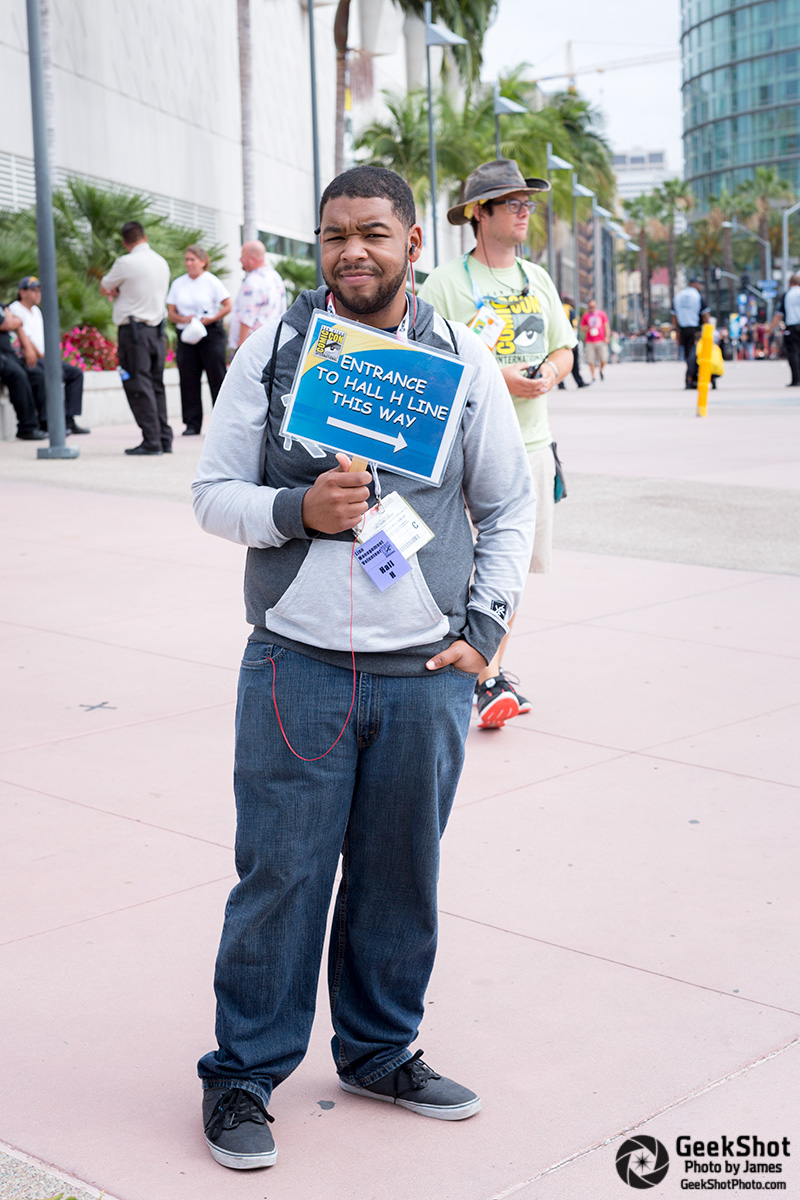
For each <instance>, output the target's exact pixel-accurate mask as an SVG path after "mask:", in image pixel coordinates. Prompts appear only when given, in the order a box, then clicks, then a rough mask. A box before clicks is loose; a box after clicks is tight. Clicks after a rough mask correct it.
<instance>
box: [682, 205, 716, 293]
mask: <svg viewBox="0 0 800 1200" xmlns="http://www.w3.org/2000/svg"><path fill="white" fill-rule="evenodd" d="M723 233H724V230H723V229H722V227H721V221H720V217H719V214H718V213H716V214H713V213H712V215H711V216H708V217H701V218H700V219H699V220H697V221H693V222H692V224H691V225H690V226H689V229H688V230H687V232H686V233H684V234H683V235H682V236H681V237H680V238H679V239H678V254H679V256H680V261H681V262H682V263H684V264H685V265H686V266H687V267H689V268H690V269H691V270H699V271H700V273H701V274H702V276H703V289H704V290H705V291H708V279H709V274H710V271H711V267H712V265H713V263H714V262H715V261H716V262H718V261H719V251H720V247H721V245H722V234H723Z"/></svg>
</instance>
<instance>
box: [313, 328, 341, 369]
mask: <svg viewBox="0 0 800 1200" xmlns="http://www.w3.org/2000/svg"><path fill="white" fill-rule="evenodd" d="M343 345H344V330H343V329H321V330H320V332H319V337H318V338H317V344H316V345H315V347H314V354H315V355H316V356H317V358H327V359H329V360H330V362H338V361H339V355H340V354H341V352H342V346H343Z"/></svg>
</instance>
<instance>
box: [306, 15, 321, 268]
mask: <svg viewBox="0 0 800 1200" xmlns="http://www.w3.org/2000/svg"><path fill="white" fill-rule="evenodd" d="M308 47H309V54H310V56H311V144H312V151H313V162H314V220H315V221H317V220H318V219H319V198H320V182H319V127H318V124H317V55H316V48H315V44H314V0H308ZM314 262H315V264H316V268H317V287H322V247H321V246H320V243H319V237H316V238H314Z"/></svg>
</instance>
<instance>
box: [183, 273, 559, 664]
mask: <svg viewBox="0 0 800 1200" xmlns="http://www.w3.org/2000/svg"><path fill="white" fill-rule="evenodd" d="M325 303H326V289H325V288H320V289H318V290H317V291H316V292H303V293H302V294H301V295H300V296H299V297H298V299H297V300H296V301H295V303H294V304H293V305H292V307H291V308H290V309H289V311H288V312H287V313H286V314H285V315H284V317H283V318H282V321H280V322H279V321H277V320H273V321H271V322H269V324H267V325H265V326H263V327H262V328H261V329H258V330H256V332H255V333H253V334H252V335H251V336H250V337H249V338H248V339H247V341H246V342H245V343H244V345H243V346H242V347H241V349H240V350H239V351H238V353H237V354H236V357H235V359H234V361H233V363H232V364H231V368H230V370H229V371H228V374H227V377H226V379H225V382H224V383H223V385H222V389H221V391H220V393H219V396H218V398H217V403H216V405H215V407H214V412H213V415H212V419H211V423H210V426H209V429H208V434H207V437H206V440H205V445H204V447H203V452H202V455H201V457H200V462H199V464H198V468H197V475H196V477H195V480H194V483H193V485H192V488H193V492H194V509H195V514H196V516H197V519H198V521H199V522H200V524H201V526H202V527H203V529H204V530H206V532H207V533H214V534H217V535H218V536H219V537H224V538H228V539H230V540H231V541H234V542H239V543H240V544H242V545H245V546H247V547H249V549H248V552H247V564H246V568H245V580H244V594H245V604H246V609H247V619H248V621H249V622H250V623H251V624H252V625H253V627H254V628H253V633H252V634H251V641H252V640H255V641H261V642H272V643H275V644H277V645H280V646H285V647H288V648H289V649H292V650H297V651H299V652H300V653H302V654H306V655H309V656H310V657H312V658H317V659H321V660H322V661H324V662H329V663H332V664H334V665H336V666H342V667H345V668H349V667H350V666H351V658H350V645H351V643H350V611H351V591H352V614H353V615H352V645H353V649H354V650H355V654H356V666H357V668H358V669H359V670H363V671H370V672H373V673H375V674H379V675H422V674H425V673H426V671H425V662H426V661H427V660H428V659H429V658H430V657H431V655H433V654H436V653H438V652H439V651H440V650H443V649H445V648H446V647H447V646H449V645H450V644H451V643H452V642H453V641H455V640H456V639H458V638H463V639H464V640H466V641H467V642H469V644H470V645H471V646H474V648H475V649H476V650H478V651H480V653H481V654H482V655H483V656H484V658H486V660H487V662H488V661H489V659H491V657H492V656H493V654H494V653H495V651H496V649H497V647H498V646H499V644H500V641H501V639H502V637H503V635H504V634H505V633H506V632H507V630H508V625H507V620H508V618H509V617H510V616H511V615H512V613H513V612H514V611H515V610H516V607H517V605H518V603H519V600H520V597H521V594H522V588H523V586H524V582H525V577H526V574H527V571H528V564H529V560H530V553H531V546H532V543H533V533H534V512H535V500H534V494H533V485H532V482H531V477H530V470H529V468H528V460H527V456H526V454H525V448H524V446H523V443H522V437H521V435H520V431H519V424H518V422H517V419H516V416H515V413H514V407H513V403H512V401H511V397H510V396H509V393H508V388H507V387H506V385H505V382H504V380H503V377H502V375H501V374H500V371H499V369H498V367H497V366H496V364H495V362H494V359H493V356H492V354H491V352H490V351H489V350H488V349H487V348H486V347H485V346H484V345H483V343H482V342H481V341H480V340H479V339H478V338H477V337H476V336H475V335H474V334H473V333H472V332H471V331H470V330H468V329H467V328H466V326H464V325H460V324H456V323H452V324H448V323H447V322H446V321H444V320H443V319H442V318H441V317H439V316H438V315H436V314H435V313H434V311H433V308H432V307H431V305H430V304H426V303H425V302H424V301H420V300H418V301H417V314H416V322H415V325H414V328H413V330H411V332H410V337H409V340H410V341H411V342H413V341H415V340H416V341H419V342H421V343H424V344H425V345H427V346H432V347H435V348H437V349H440V350H448V351H450V352H451V353H452V352H453V350H454V348H455V349H457V352H458V354H459V356H460V357H461V358H462V359H464V361H466V362H469V363H471V364H472V366H473V367H474V375H473V377H472V381H471V383H470V388H469V395H468V397H467V403H466V407H465V410H464V415H463V418H462V422H461V432H460V437H457V438H456V440H455V443H454V446H453V450H452V453H451V456H450V461H449V463H448V465H447V470H446V471H445V474H444V478H443V480H442V483H441V486H440V487H438V488H435V487H431V486H430V485H429V484H426V483H424V482H420V481H419V480H415V479H409V478H407V477H406V476H403V475H397V474H395V473H393V472H391V471H389V470H387V469H385V468H383V467H381V468H379V477H380V481H381V489H382V493H383V495H384V496H386V495H387V494H388V493H390V492H399V493H400V495H401V496H403V497H404V498H405V499H406V500H407V501H408V503H409V504H410V505H411V507H412V508H414V509H415V510H416V512H417V513H418V514H419V515H420V517H422V519H423V521H425V523H426V524H427V525H429V526H430V528H431V529H432V531H433V533H434V535H435V536H434V538H433V540H432V541H430V542H429V543H428V544H427V545H426V546H423V547H422V548H421V549H420V550H419V551H418V552H417V553H416V554H415V555H413V556H412V558H411V560H410V562H411V566H412V570H411V571H410V572H409V573H408V574H407V575H405V576H404V577H403V578H402V579H400V580H399V581H398V582H397V583H395V584H393V585H392V586H391V587H390V588H388V590H387V591H385V592H379V591H378V589H377V587H376V586H375V584H373V583H372V581H371V580H370V579H369V578H368V576H367V574H366V573H365V571H364V570H363V569H362V568H361V567H360V565H359V564H358V563H353V564H352V572H351V557H352V549H353V535H352V534H351V533H350V532H349V531H348V532H345V533H340V534H335V535H329V534H324V533H315V532H309V531H308V530H307V529H306V528H305V527H304V526H303V520H302V502H303V497H304V495H305V493H306V491H307V490H308V489H309V488H310V487H311V486H312V484H313V482H314V480H315V479H316V477H317V476H318V475H319V474H320V473H321V472H323V471H329V470H331V469H332V468H334V467H336V466H337V463H336V459H335V457H334V456H333V455H332V454H326V455H325V457H324V458H313V457H312V456H311V454H310V453H309V452H308V450H306V449H305V448H304V447H303V446H302V445H300V444H299V443H298V442H296V441H295V442H293V443H292V446H291V449H290V450H288V451H287V449H286V448H285V444H284V439H283V438H282V437H281V436H280V434H279V429H280V424H281V421H282V420H283V416H284V411H285V410H284V405H283V403H282V399H281V398H282V397H283V396H284V395H286V394H287V393H288V392H289V391H290V389H291V385H292V380H293V378H294V373H295V369H296V367H297V364H298V361H299V359H300V352H301V349H302V345H303V338H304V336H305V333H306V330H307V328H308V324H309V321H310V319H311V316H312V315H313V312H314V310H315V309H323V310H324V309H325ZM276 338H278V339H279V340H278V341H277V346H276ZM274 350H276V351H277V353H276V355H275V359H274V373H273V374H274V377H273V380H272V387H271V392H270V395H269V396H267V394H266V387H267V386H268V377H269V374H270V361H271V359H272V357H273V351H274ZM374 500H375V497H374V492H373V491H372V489H371V494H370V503H371V504H372V503H374ZM465 505H466V508H465ZM467 510H468V511H469V518H468V516H467ZM470 519H471V521H472V524H473V526H474V529H475V533H476V535H477V537H476V540H475V541H474V543H473V535H472V531H471V529H470ZM351 578H352V589H351Z"/></svg>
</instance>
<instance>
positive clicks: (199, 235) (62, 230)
mask: <svg viewBox="0 0 800 1200" xmlns="http://www.w3.org/2000/svg"><path fill="white" fill-rule="evenodd" d="M125 221H140V222H141V224H142V225H144V226H145V228H146V230H147V236H148V240H149V242H150V244H151V245H152V247H153V249H154V250H157V251H158V252H159V254H162V255H163V256H164V258H166V260H167V262H168V263H169V265H170V270H171V272H172V273H173V274H178V273H181V272H182V271H183V252H184V250H185V249H186V247H187V246H188V245H190V244H191V243H192V242H200V243H204V242H205V235H204V234H203V232H202V230H200V229H184V228H182V227H180V226H177V225H172V224H170V222H168V221H167V220H166V219H165V218H164V217H162V216H160V215H159V214H158V213H156V212H154V211H153V208H152V201H151V200H150V198H149V197H148V196H146V195H144V194H141V193H137V192H125V191H123V190H121V189H119V190H112V191H105V190H103V189H102V188H98V187H95V186H94V185H92V184H89V183H85V182H84V181H82V180H78V179H71V180H70V181H69V183H68V185H67V187H66V188H63V189H59V190H57V191H55V192H54V193H53V223H54V225H55V235H56V270H57V275H58V301H59V310H60V316H61V328H62V330H67V329H71V328H72V327H73V326H75V325H94V326H95V328H97V329H99V330H100V331H101V332H102V333H104V334H105V335H106V336H107V337H108V336H111V335H113V332H114V326H113V323H112V321H111V306H110V304H109V303H108V301H107V300H106V299H105V297H104V296H101V294H100V291H99V288H98V286H97V284H98V282H99V280H100V279H101V277H102V276H103V275H104V274H105V272H106V271H107V270H108V268H109V267H110V266H111V263H112V262H113V261H114V259H115V258H116V257H117V256H118V255H119V254H121V253H122V252H123V246H122V242H121V240H120V235H119V230H120V226H121V225H123V224H124V222H125ZM206 249H207V251H208V254H209V258H210V260H211V262H210V266H211V270H218V269H219V267H220V265H221V264H222V262H223V259H224V247H223V246H221V245H213V246H208V245H207V246H206ZM37 259H38V252H37V245H36V209H35V208H34V207H31V208H26V209H22V210H20V211H19V212H0V296H4V295H8V294H9V293H10V292H11V290H12V289H14V288H15V287H16V282H17V280H18V279H19V278H20V276H22V275H28V274H30V273H31V272H33V271H35V269H36V262H37Z"/></svg>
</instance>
